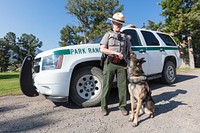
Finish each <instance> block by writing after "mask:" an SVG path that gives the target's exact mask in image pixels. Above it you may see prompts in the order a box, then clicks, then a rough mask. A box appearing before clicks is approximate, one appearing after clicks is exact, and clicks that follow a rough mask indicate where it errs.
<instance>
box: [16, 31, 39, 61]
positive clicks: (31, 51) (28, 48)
mask: <svg viewBox="0 0 200 133" xmlns="http://www.w3.org/2000/svg"><path fill="white" fill-rule="evenodd" d="M17 44H18V47H19V48H18V50H19V51H18V61H19V62H20V63H22V61H23V59H24V58H25V57H26V56H27V55H31V56H32V57H33V58H34V57H35V52H36V48H41V47H42V42H41V41H40V40H39V39H38V38H36V37H35V36H34V35H32V34H30V35H29V34H25V33H24V34H22V36H21V37H20V38H18V42H17Z"/></svg>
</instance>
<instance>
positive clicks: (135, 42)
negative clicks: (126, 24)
mask: <svg viewBox="0 0 200 133" xmlns="http://www.w3.org/2000/svg"><path fill="white" fill-rule="evenodd" d="M123 32H124V33H126V34H127V35H130V36H131V40H130V41H131V44H132V46H142V44H141V41H140V37H139V36H138V34H137V32H136V31H135V30H130V29H128V30H124V31H123Z"/></svg>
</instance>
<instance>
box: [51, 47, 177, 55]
mask: <svg viewBox="0 0 200 133" xmlns="http://www.w3.org/2000/svg"><path fill="white" fill-rule="evenodd" d="M131 49H132V50H133V51H140V50H145V51H153V50H161V49H163V50H178V47H132V48H131ZM53 53H54V55H81V54H91V53H101V52H100V48H77V49H63V50H56V51H54V52H53Z"/></svg>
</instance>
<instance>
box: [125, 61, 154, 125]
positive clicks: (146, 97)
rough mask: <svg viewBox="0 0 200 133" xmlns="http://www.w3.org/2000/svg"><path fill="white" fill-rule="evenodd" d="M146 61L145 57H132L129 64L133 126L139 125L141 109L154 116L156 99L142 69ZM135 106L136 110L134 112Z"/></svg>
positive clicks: (130, 119)
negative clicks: (153, 97) (152, 95)
mask: <svg viewBox="0 0 200 133" xmlns="http://www.w3.org/2000/svg"><path fill="white" fill-rule="evenodd" d="M144 62H146V61H145V60H144V58H141V59H133V58H131V59H130V62H129V64H128V79H129V84H128V90H129V93H130V100H131V115H130V118H129V121H133V127H136V126H137V125H138V117H139V113H140V111H142V112H143V113H147V114H149V117H151V118H153V117H154V111H155V109H154V101H153V99H152V97H151V91H150V88H149V86H148V83H147V77H146V76H145V74H144V71H143V69H142V64H143V63H144ZM134 108H136V111H135V112H134Z"/></svg>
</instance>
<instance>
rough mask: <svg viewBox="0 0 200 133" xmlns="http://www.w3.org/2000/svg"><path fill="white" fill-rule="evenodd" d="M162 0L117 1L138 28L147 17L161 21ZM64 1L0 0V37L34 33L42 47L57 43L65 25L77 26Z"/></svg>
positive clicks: (146, 22)
mask: <svg viewBox="0 0 200 133" xmlns="http://www.w3.org/2000/svg"><path fill="white" fill-rule="evenodd" d="M160 1H161V0H119V2H120V5H121V4H123V5H124V10H123V11H122V13H123V14H124V16H125V21H126V23H127V24H135V25H136V26H137V27H139V28H141V27H142V26H143V23H145V25H147V24H148V20H151V21H154V22H155V23H158V22H160V21H164V18H163V17H162V16H160V14H161V13H162V7H161V6H159V5H158V3H159V2H160ZM66 4H67V0H0V38H3V37H4V36H5V35H6V33H8V32H13V33H15V34H16V37H21V35H22V34H23V33H26V34H33V35H34V36H36V38H38V39H39V40H40V41H42V42H43V46H42V47H41V48H40V49H41V50H43V51H45V50H49V49H52V48H57V47H60V46H59V41H61V40H60V35H61V34H60V31H61V29H62V28H64V27H65V26H66V25H70V26H72V25H78V24H79V23H78V21H77V20H76V18H75V17H74V16H72V15H69V14H67V13H66V9H65V8H64V7H65V6H66Z"/></svg>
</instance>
